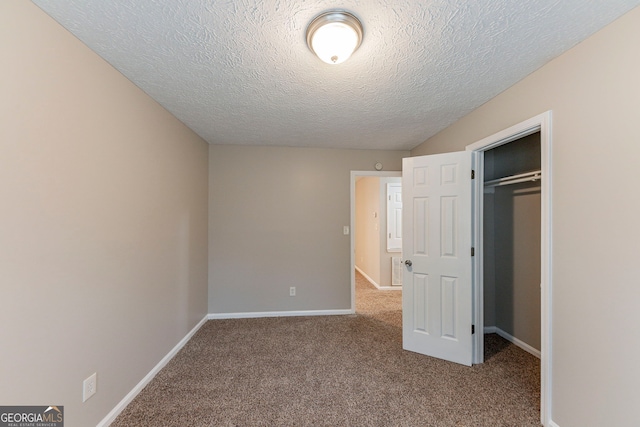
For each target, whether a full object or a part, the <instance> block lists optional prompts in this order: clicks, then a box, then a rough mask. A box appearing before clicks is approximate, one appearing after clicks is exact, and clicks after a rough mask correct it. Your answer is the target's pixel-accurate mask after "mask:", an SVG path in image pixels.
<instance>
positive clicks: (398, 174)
mask: <svg viewBox="0 0 640 427" xmlns="http://www.w3.org/2000/svg"><path fill="white" fill-rule="evenodd" d="M366 176H374V177H378V178H402V171H351V187H350V194H351V203H350V207H351V219H350V226H349V227H350V228H349V230H350V233H349V234H350V241H351V252H350V258H351V314H355V312H356V273H355V271H356V180H357V179H358V177H366ZM385 226H386V225H385ZM380 244H381V245H382V242H381V243H380ZM385 247H386V243H385Z"/></svg>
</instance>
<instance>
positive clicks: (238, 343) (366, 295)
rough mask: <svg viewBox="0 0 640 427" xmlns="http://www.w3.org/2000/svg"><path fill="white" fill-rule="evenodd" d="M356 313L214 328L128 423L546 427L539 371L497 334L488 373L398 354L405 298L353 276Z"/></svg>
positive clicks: (216, 323)
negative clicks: (355, 285)
mask: <svg viewBox="0 0 640 427" xmlns="http://www.w3.org/2000/svg"><path fill="white" fill-rule="evenodd" d="M357 276H358V278H357V290H356V294H357V303H356V311H357V314H355V315H348V316H318V317H294V318H262V319H232V320H211V321H208V322H207V323H206V324H205V325H203V326H202V327H201V328H200V330H199V331H198V332H197V333H196V334H195V335H194V337H193V338H192V339H191V340H190V341H189V342H188V343H187V344H186V345H185V346H184V347H183V349H182V350H181V351H180V352H179V353H178V354H177V355H176V356H175V357H174V358H173V359H172V360H171V361H170V362H169V363H168V364H167V365H166V367H165V368H164V369H162V370H161V371H160V372H159V373H158V374H157V375H156V377H155V378H154V379H153V380H152V381H151V382H150V383H149V384H148V385H147V386H146V387H145V388H144V389H143V390H142V391H141V392H140V393H139V394H138V396H137V397H136V398H135V399H134V400H133V401H132V402H131V403H130V404H129V406H128V407H127V408H125V410H124V411H123V412H122V413H121V414H120V415H119V416H118V418H117V419H116V420H115V421H114V422H113V424H112V426H113V427H124V426H163V427H168V426H181V427H182V426H434V427H435V426H437V427H444V426H474V427H477V426H491V427H495V426H539V425H540V421H539V419H540V413H539V407H540V363H539V360H538V359H537V358H535V357H534V356H532V355H530V354H529V353H526V352H525V351H523V350H521V349H520V348H518V347H516V346H514V345H512V344H510V343H509V342H507V341H505V340H503V339H502V338H500V337H498V336H496V335H487V336H486V338H485V352H486V355H485V360H486V362H485V363H484V364H482V365H475V366H473V367H467V366H461V365H457V364H454V363H450V362H445V361H442V360H439V359H434V358H431V357H426V356H422V355H419V354H415V353H412V352H408V351H404V350H402V329H401V322H402V313H401V299H402V296H401V291H379V290H376V289H375V288H374V287H373V286H371V285H370V284H369V283H368V282H367V281H366V280H365V279H364V278H363V277H362V276H361V275H359V274H357Z"/></svg>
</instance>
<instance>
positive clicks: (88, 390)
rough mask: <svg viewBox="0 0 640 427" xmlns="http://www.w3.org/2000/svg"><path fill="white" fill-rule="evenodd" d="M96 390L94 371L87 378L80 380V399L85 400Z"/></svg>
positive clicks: (96, 375)
mask: <svg viewBox="0 0 640 427" xmlns="http://www.w3.org/2000/svg"><path fill="white" fill-rule="evenodd" d="M97 391H98V373H97V372H94V373H93V375H91V376H90V377H89V378H87V379H86V380H84V381H83V382H82V401H83V402H86V401H87V399H89V398H90V397H91V396H93V395H94V394H96V392H97Z"/></svg>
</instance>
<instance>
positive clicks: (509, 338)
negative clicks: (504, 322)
mask: <svg viewBox="0 0 640 427" xmlns="http://www.w3.org/2000/svg"><path fill="white" fill-rule="evenodd" d="M484 333H485V334H498V335H500V336H501V337H502V338H504V339H505V340H507V341H509V342H512V343H513V344H515V345H516V346H518V347H520V348H521V349H523V350H524V351H526V352H527V353H530V354H533V355H534V356H535V357H537V358H538V359H540V350H537V349H535V348H533V347H531V346H530V345H529V344H527V343H526V342H524V341H522V340H519V339H518V338H516V337H514V336H513V335H511V334H508V333H506V332H505V331H503V330H502V329H500V328H498V327H497V326H485V327H484Z"/></svg>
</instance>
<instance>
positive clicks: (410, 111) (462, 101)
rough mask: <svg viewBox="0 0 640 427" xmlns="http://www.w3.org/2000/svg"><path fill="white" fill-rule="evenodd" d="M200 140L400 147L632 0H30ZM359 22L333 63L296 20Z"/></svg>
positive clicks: (425, 134)
mask: <svg viewBox="0 0 640 427" xmlns="http://www.w3.org/2000/svg"><path fill="white" fill-rule="evenodd" d="M34 3H36V4H37V5H38V6H40V7H41V8H42V9H43V10H44V11H45V12H46V13H48V14H49V15H51V16H52V17H53V18H54V19H56V20H57V21H58V22H60V23H61V24H62V25H63V26H65V27H66V28H67V29H68V30H69V31H71V32H72V33H73V34H75V35H76V36H77V37H78V38H79V39H80V40H82V41H83V42H84V43H85V44H86V45H87V46H89V47H90V48H91V49H92V50H94V51H95V52H96V53H98V54H99V55H100V56H102V57H103V58H104V59H105V60H107V61H108V62H109V63H111V64H112V65H113V66H114V67H115V68H116V69H118V70H119V71H120V72H122V73H123V74H124V75H125V76H127V77H128V78H129V79H130V80H131V81H132V82H134V83H135V84H136V85H137V86H139V87H140V88H142V89H143V90H144V91H145V92H146V93H148V94H149V95H150V96H152V97H153V98H154V99H155V100H157V101H158V102H159V103H160V104H162V105H163V106H164V107H165V108H166V109H167V110H169V111H171V112H172V113H173V114H174V115H175V116H176V117H178V118H179V119H180V120H182V121H183V122H184V123H185V124H186V125H187V126H189V127H190V128H191V129H193V130H194V131H195V132H197V133H198V134H199V135H200V136H202V137H203V138H204V139H205V140H207V141H208V142H209V143H212V144H248V145H286V146H306V147H338V148H370V149H405V150H406V149H411V148H413V147H415V146H416V145H418V144H420V143H422V142H423V141H424V140H426V139H427V138H429V137H430V136H432V135H434V134H435V133H437V132H438V131H440V130H442V129H444V128H445V127H447V126H448V125H450V124H451V123H453V122H455V121H456V120H457V119H459V118H461V117H462V116H464V115H465V114H467V113H468V112H470V111H472V110H473V109H475V108H476V107H478V106H479V105H481V104H483V103H484V102H486V101H488V100H489V99H491V98H492V97H494V96H495V95H497V94H498V93H500V92H501V91H503V90H505V89H506V88H508V87H509V86H511V85H513V84H514V83H516V82H517V81H519V80H520V79H522V78H523V77H525V76H526V75H528V74H530V73H531V72H532V71H534V70H536V69H537V68H539V67H540V66H542V65H544V64H545V63H546V62H548V61H549V60H551V59H553V58H554V57H556V56H558V55H559V54H561V53H562V52H564V51H565V50H567V49H569V48H570V47H572V46H574V45H575V44H577V43H578V42H580V41H582V40H583V39H585V38H586V37H588V36H589V35H591V34H593V33H594V32H595V31H597V30H598V29H600V28H602V27H603V26H605V25H606V24H608V23H609V22H611V21H613V20H614V19H615V18H617V17H619V16H620V15H622V14H624V13H625V12H627V11H628V10H630V9H632V8H633V7H635V6H637V5H638V4H640V0H606V1H605V0H343V1H340V2H336V1H325V0H309V1H304V0H235V1H234V0H139V1H131V0H109V1H105V0H34ZM334 8H339V9H344V10H348V11H350V12H352V13H353V14H355V15H356V16H358V18H359V19H360V20H361V21H362V23H363V26H364V33H365V34H364V40H363V42H362V45H361V46H360V49H359V50H358V51H356V52H355V53H354V55H353V56H352V57H351V58H350V59H349V60H348V61H347V62H345V63H343V64H340V65H328V64H325V63H323V62H321V61H320V60H319V59H318V58H316V57H315V56H314V55H313V54H312V53H311V52H310V51H309V49H308V48H307V46H306V41H305V30H306V27H307V25H308V24H309V22H310V21H311V20H312V19H313V18H314V17H315V16H316V15H318V14H319V13H321V12H323V11H327V10H330V9H334Z"/></svg>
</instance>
